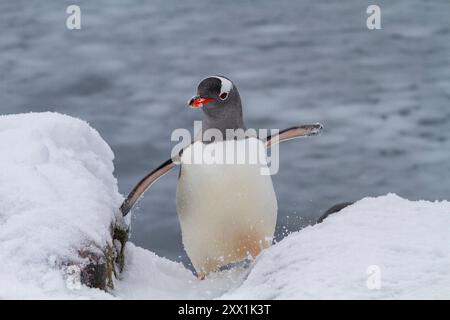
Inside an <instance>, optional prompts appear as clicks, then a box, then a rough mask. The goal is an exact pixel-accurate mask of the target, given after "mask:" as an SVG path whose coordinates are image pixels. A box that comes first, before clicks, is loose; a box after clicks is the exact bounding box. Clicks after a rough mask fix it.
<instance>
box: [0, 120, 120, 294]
mask: <svg viewBox="0 0 450 320" xmlns="http://www.w3.org/2000/svg"><path fill="white" fill-rule="evenodd" d="M112 159H113V153H112V151H111V149H110V148H109V146H108V145H107V144H106V143H105V142H104V141H103V140H102V138H101V137H100V135H99V134H98V132H97V131H96V130H94V129H92V128H91V127H89V125H88V124H87V123H85V122H83V121H80V120H77V119H74V118H70V117H67V116H63V115H59V114H54V113H41V114H21V115H9V116H0V299H2V298H52V297H61V298H64V297H71V296H73V295H74V294H75V293H74V292H72V291H68V290H67V288H66V282H65V279H64V274H63V273H62V272H61V271H60V265H61V264H62V263H67V262H69V261H74V260H76V259H77V257H78V255H77V252H76V250H78V249H80V248H81V247H82V245H84V244H85V242H86V241H89V242H90V243H91V244H94V245H98V246H102V245H104V244H105V242H106V241H109V240H110V239H109V238H110V235H109V225H110V223H111V221H112V218H113V215H114V212H115V211H116V208H117V206H118V204H119V203H120V200H121V196H120V195H119V193H118V191H117V182H116V180H115V178H114V177H113V175H112V172H113V164H112ZM88 292H89V293H88V294H89V295H90V296H93V297H95V296H105V294H104V293H103V292H99V291H97V290H88ZM75 295H76V296H83V295H84V291H83V290H81V291H79V292H77V293H76V294H75Z"/></svg>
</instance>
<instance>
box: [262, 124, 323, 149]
mask: <svg viewBox="0 0 450 320" xmlns="http://www.w3.org/2000/svg"><path fill="white" fill-rule="evenodd" d="M322 129H323V126H322V125H321V124H320V123H314V124H306V125H302V126H299V127H292V128H288V129H285V130H281V131H280V132H279V133H278V134H276V135H273V136H269V137H268V138H267V139H266V147H267V148H270V147H271V146H273V145H275V144H277V143H280V142H283V141H288V140H291V139H295V138H302V137H311V136H316V135H318V134H320V132H321V131H322Z"/></svg>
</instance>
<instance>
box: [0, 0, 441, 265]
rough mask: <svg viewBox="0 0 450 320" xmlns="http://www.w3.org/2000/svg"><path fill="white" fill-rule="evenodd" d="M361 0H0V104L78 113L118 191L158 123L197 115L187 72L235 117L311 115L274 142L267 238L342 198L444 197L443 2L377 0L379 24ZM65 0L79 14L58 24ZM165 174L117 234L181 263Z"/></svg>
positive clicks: (156, 139)
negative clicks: (230, 104)
mask: <svg viewBox="0 0 450 320" xmlns="http://www.w3.org/2000/svg"><path fill="white" fill-rule="evenodd" d="M371 2H372V1H360V0H359V1H357V0H354V1H353V0H352V1H345V2H344V1H315V0H310V1H284V0H282V1H269V0H267V1H251V0H248V1H239V2H237V1H235V2H233V1H189V2H188V1H131V0H127V1H123V0H122V1H119V0H117V1H111V0H110V1H106V0H101V1H99V0H97V1H77V0H72V1H47V0H41V1H23V0H15V1H7V0H1V1H0V97H1V101H0V114H9V113H19V112H29V111H35V112H37V111H47V110H51V111H57V112H62V113H65V114H69V115H72V116H75V117H79V118H82V119H84V120H87V121H88V122H89V123H90V124H91V125H92V126H93V127H95V128H96V129H97V130H98V131H99V132H100V133H101V135H102V136H103V138H104V139H105V140H106V141H107V142H108V143H109V144H110V145H111V147H112V149H113V151H114V153H115V156H116V159H115V168H116V169H115V175H116V177H117V178H118V181H119V187H120V191H121V192H122V193H123V194H124V195H125V194H126V193H127V192H128V191H129V190H130V189H131V188H132V187H133V185H134V184H135V183H136V182H137V181H138V180H139V179H140V178H141V177H142V176H144V175H145V174H146V173H147V172H148V171H150V170H151V169H152V168H155V167H156V166H157V165H158V164H160V163H161V162H162V161H165V160H166V159H168V157H169V155H170V151H171V148H172V147H173V145H174V144H173V143H172V142H171V141H170V135H171V132H172V130H173V129H175V128H188V129H192V125H193V121H194V120H195V119H199V118H200V117H201V111H199V110H192V109H189V108H187V107H186V105H185V103H186V100H187V99H188V98H189V97H191V96H192V95H193V94H194V93H195V89H196V85H197V83H198V81H199V80H201V79H202V78H203V77H205V76H207V75H210V74H223V75H226V76H228V77H230V78H231V79H232V80H234V81H235V83H236V84H237V86H238V88H239V89H240V92H241V96H242V99H243V104H244V113H245V119H246V122H247V126H248V127H252V128H285V127H289V126H293V125H297V124H302V123H310V122H321V123H323V124H324V126H325V130H324V132H323V135H322V136H320V137H314V138H311V139H303V140H296V141H291V142H287V143H285V144H283V145H282V146H281V150H280V156H281V170H280V172H279V173H278V174H277V175H276V176H274V177H273V182H274V186H275V190H276V192H277V195H278V201H279V219H278V228H277V236H278V238H281V237H282V236H283V235H284V234H285V233H286V232H285V231H288V232H289V231H295V230H299V229H300V228H302V227H303V226H305V225H307V224H308V223H311V222H313V221H315V219H316V218H317V216H318V215H319V214H320V213H321V212H323V211H324V210H326V209H327V208H329V207H330V206H332V205H334V204H336V203H339V202H342V201H355V200H358V199H360V198H362V197H366V196H378V195H383V194H386V193H389V192H394V193H397V194H398V195H400V196H402V197H406V198H408V199H427V200H437V199H449V198H450V195H449V191H450V152H449V151H450V2H449V1H447V0H442V1H419V0H414V1H377V4H379V5H380V7H381V23H382V29H381V30H373V31H370V30H368V29H367V27H366V18H367V16H368V15H367V14H366V8H367V6H368V5H369V4H371ZM69 4H78V5H80V7H81V10H82V16H81V18H82V29H81V30H76V31H70V30H68V29H66V27H65V22H66V17H67V14H66V12H65V11H66V7H67V6H68V5H69ZM0 156H1V155H0ZM176 181H177V170H174V171H173V172H171V173H170V174H169V175H167V176H165V177H164V178H162V179H161V180H159V181H158V182H157V183H156V184H155V185H154V187H152V188H151V189H150V190H149V191H148V192H147V194H146V195H145V198H144V199H143V200H142V201H141V202H140V203H139V206H138V208H136V209H135V210H134V211H133V218H132V240H133V241H134V242H135V243H136V244H137V245H140V246H142V247H145V248H148V249H151V250H153V251H155V252H156V253H157V254H158V255H161V256H164V257H168V258H170V259H173V260H178V261H183V262H185V263H187V261H188V260H187V257H186V255H185V253H184V251H183V248H182V245H181V236H180V228H179V225H178V220H177V215H176V207H175V188H176ZM198 192H201V190H198ZM361 214H364V212H361Z"/></svg>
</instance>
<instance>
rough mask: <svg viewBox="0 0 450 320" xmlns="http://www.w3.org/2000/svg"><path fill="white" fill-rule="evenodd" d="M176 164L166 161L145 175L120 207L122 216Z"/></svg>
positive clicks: (170, 160)
mask: <svg viewBox="0 0 450 320" xmlns="http://www.w3.org/2000/svg"><path fill="white" fill-rule="evenodd" d="M175 166H176V164H175V163H174V162H173V160H172V159H169V160H167V161H166V162H164V163H163V164H161V165H160V166H159V167H158V168H156V169H155V170H153V171H152V172H150V173H149V174H148V175H146V176H145V177H144V178H143V179H142V180H141V181H139V183H138V184H137V185H136V186H135V187H134V188H133V190H131V192H130V194H129V195H128V197H127V198H126V200H125V201H124V202H123V203H122V205H121V206H120V211H121V212H122V215H123V216H124V217H125V216H126V215H127V214H128V212H130V210H131V209H132V208H133V206H134V205H135V204H136V202H137V201H138V200H139V198H140V197H141V196H142V195H143V194H144V192H145V191H146V190H147V189H148V188H150V186H151V185H152V184H153V183H154V182H155V181H156V180H158V179H159V178H161V177H162V176H163V175H165V174H166V173H168V172H169V171H170V170H171V169H173V168H174V167H175Z"/></svg>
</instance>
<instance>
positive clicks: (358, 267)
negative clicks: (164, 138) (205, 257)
mask: <svg viewBox="0 0 450 320" xmlns="http://www.w3.org/2000/svg"><path fill="white" fill-rule="evenodd" d="M113 157H114V156H113V153H112V151H111V150H110V148H109V147H108V145H107V144H106V143H105V142H104V141H103V139H102V138H101V137H100V135H99V134H98V132H97V131H95V130H94V129H92V128H91V127H90V126H89V125H88V124H87V123H85V122H83V121H81V120H77V119H74V118H71V117H68V116H63V115H59V114H54V113H42V114H21V115H11V116H2V117H0V166H1V168H2V170H1V171H0V195H1V196H0V262H1V263H0V284H1V285H0V299H11V298H20V299H28V298H39V299H52V298H74V299H117V298H118V299H131V298H133V299H185V298H189V299H210V298H218V299H313V298H319V299H328V298H336V299H347V298H356V299H406V298H408V299H419V298H425V299H450V250H449V245H450V232H449V226H450V203H449V202H447V201H441V202H437V201H436V202H429V201H409V200H406V199H403V198H400V197H399V196H396V195H395V194H388V195H386V196H381V197H377V198H364V199H362V200H360V201H358V202H357V203H355V204H354V205H352V206H350V207H347V208H346V209H344V210H342V211H341V212H339V213H336V214H334V215H331V216H330V217H329V218H327V219H326V220H325V221H324V222H323V223H321V224H317V225H314V226H309V227H307V228H304V229H302V230H300V231H299V232H295V233H292V234H290V235H289V236H287V237H286V238H284V239H283V240H281V241H280V242H278V243H277V244H275V245H273V246H272V247H270V248H269V249H267V250H265V251H263V252H262V254H260V256H258V258H257V259H256V261H255V263H254V264H253V266H252V267H251V268H250V269H247V270H231V271H224V272H222V273H218V274H213V275H211V276H210V277H208V278H207V279H205V280H203V281H202V280H198V279H196V278H195V277H194V275H193V274H192V273H191V272H190V271H189V270H187V269H186V268H185V267H184V266H183V265H182V264H181V263H178V262H173V261H170V260H168V259H165V258H162V257H159V256H157V255H156V254H154V253H153V252H151V251H149V250H145V249H143V248H139V247H137V246H135V245H134V244H132V243H128V244H127V258H126V265H125V271H124V273H123V274H122V275H121V276H120V279H117V280H116V281H115V289H114V290H111V291H110V292H108V293H106V292H103V291H100V290H97V289H90V288H87V287H84V286H82V287H81V288H73V289H70V288H69V287H68V286H67V281H66V278H67V274H66V272H65V268H64V266H63V262H64V261H74V262H75V261H76V260H77V259H78V258H77V256H78V255H77V253H76V249H77V248H79V247H80V246H82V245H83V244H86V241H91V242H92V241H93V243H94V244H96V245H98V246H100V245H102V244H104V243H105V242H108V241H110V240H111V239H110V235H109V224H110V222H111V220H112V219H113V218H114V214H115V212H116V209H117V207H118V206H119V205H120V202H121V200H122V197H121V196H120V195H119V193H118V191H117V181H116V179H115V178H114V176H113V170H114V167H113V163H112V161H113ZM374 266H375V270H379V271H380V273H379V274H378V278H379V279H380V283H379V284H380V287H379V289H373V288H372V289H371V287H368V286H367V283H368V281H369V280H371V279H372V280H373V279H374V278H373V274H368V273H367V272H368V270H369V271H370V270H374V269H373V268H374ZM378 278H377V279H378ZM369 284H370V283H369Z"/></svg>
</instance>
